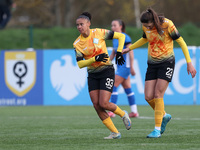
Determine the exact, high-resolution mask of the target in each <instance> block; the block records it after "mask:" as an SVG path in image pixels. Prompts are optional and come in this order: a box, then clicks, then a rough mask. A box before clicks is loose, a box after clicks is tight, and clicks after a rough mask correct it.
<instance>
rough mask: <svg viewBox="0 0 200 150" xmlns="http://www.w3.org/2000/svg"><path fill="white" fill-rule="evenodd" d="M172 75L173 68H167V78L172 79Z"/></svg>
mask: <svg viewBox="0 0 200 150" xmlns="http://www.w3.org/2000/svg"><path fill="white" fill-rule="evenodd" d="M172 74H173V68H169V67H167V72H166V77H168V78H169V79H171V78H172Z"/></svg>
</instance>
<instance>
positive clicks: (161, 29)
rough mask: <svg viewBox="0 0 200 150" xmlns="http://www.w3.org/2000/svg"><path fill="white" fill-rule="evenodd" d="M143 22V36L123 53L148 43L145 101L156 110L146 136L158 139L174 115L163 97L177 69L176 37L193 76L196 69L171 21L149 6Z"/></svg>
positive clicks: (141, 18) (188, 70)
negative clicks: (152, 125)
mask: <svg viewBox="0 0 200 150" xmlns="http://www.w3.org/2000/svg"><path fill="white" fill-rule="evenodd" d="M140 21H141V22H142V27H143V31H144V34H143V37H142V38H141V39H139V40H138V41H136V42H135V43H134V44H132V45H131V46H129V47H128V48H126V49H124V50H123V53H127V52H129V51H130V50H133V49H135V48H138V47H140V46H142V45H143V44H145V43H147V42H149V45H148V68H147V72H146V77H145V91H144V93H145V99H146V101H147V102H148V103H149V105H150V106H151V107H152V108H153V110H154V115H155V129H154V130H153V131H152V132H151V133H150V134H149V135H147V138H158V137H160V136H161V134H162V133H163V132H164V131H165V127H166V125H167V123H168V122H169V121H170V119H171V115H170V114H167V113H166V112H165V110H164V101H163V96H164V93H165V91H166V89H167V87H168V84H169V82H171V80H172V76H173V72H174V65H175V56H174V51H173V40H176V42H178V44H179V45H180V46H181V48H182V51H183V53H184V55H185V59H186V62H187V72H188V74H189V73H191V75H192V78H194V77H195V75H196V70H195V68H194V67H193V65H192V62H191V59H190V55H189V52H188V49H187V45H186V43H185V41H184V40H183V38H182V37H181V36H180V34H179V32H178V31H177V29H176V27H175V26H174V24H173V22H172V21H171V20H169V19H167V18H165V17H164V16H160V15H158V14H157V13H156V12H155V11H154V10H153V9H152V8H148V9H147V10H146V11H144V12H142V14H141V17H140Z"/></svg>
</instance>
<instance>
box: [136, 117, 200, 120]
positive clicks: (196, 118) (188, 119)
mask: <svg viewBox="0 0 200 150" xmlns="http://www.w3.org/2000/svg"><path fill="white" fill-rule="evenodd" d="M138 119H154V117H146V116H140V117H138ZM172 119H173V120H197V121H198V120H200V118H173V117H172Z"/></svg>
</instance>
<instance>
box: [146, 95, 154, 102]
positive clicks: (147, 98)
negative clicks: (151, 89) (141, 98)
mask: <svg viewBox="0 0 200 150" xmlns="http://www.w3.org/2000/svg"><path fill="white" fill-rule="evenodd" d="M153 98H154V96H152V95H145V100H146V101H150V100H152V99H153Z"/></svg>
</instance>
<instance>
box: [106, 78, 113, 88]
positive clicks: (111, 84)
mask: <svg viewBox="0 0 200 150" xmlns="http://www.w3.org/2000/svg"><path fill="white" fill-rule="evenodd" d="M106 81H107V82H106V83H105V84H106V88H108V89H111V88H112V87H113V83H114V80H113V79H110V78H107V79H106Z"/></svg>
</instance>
